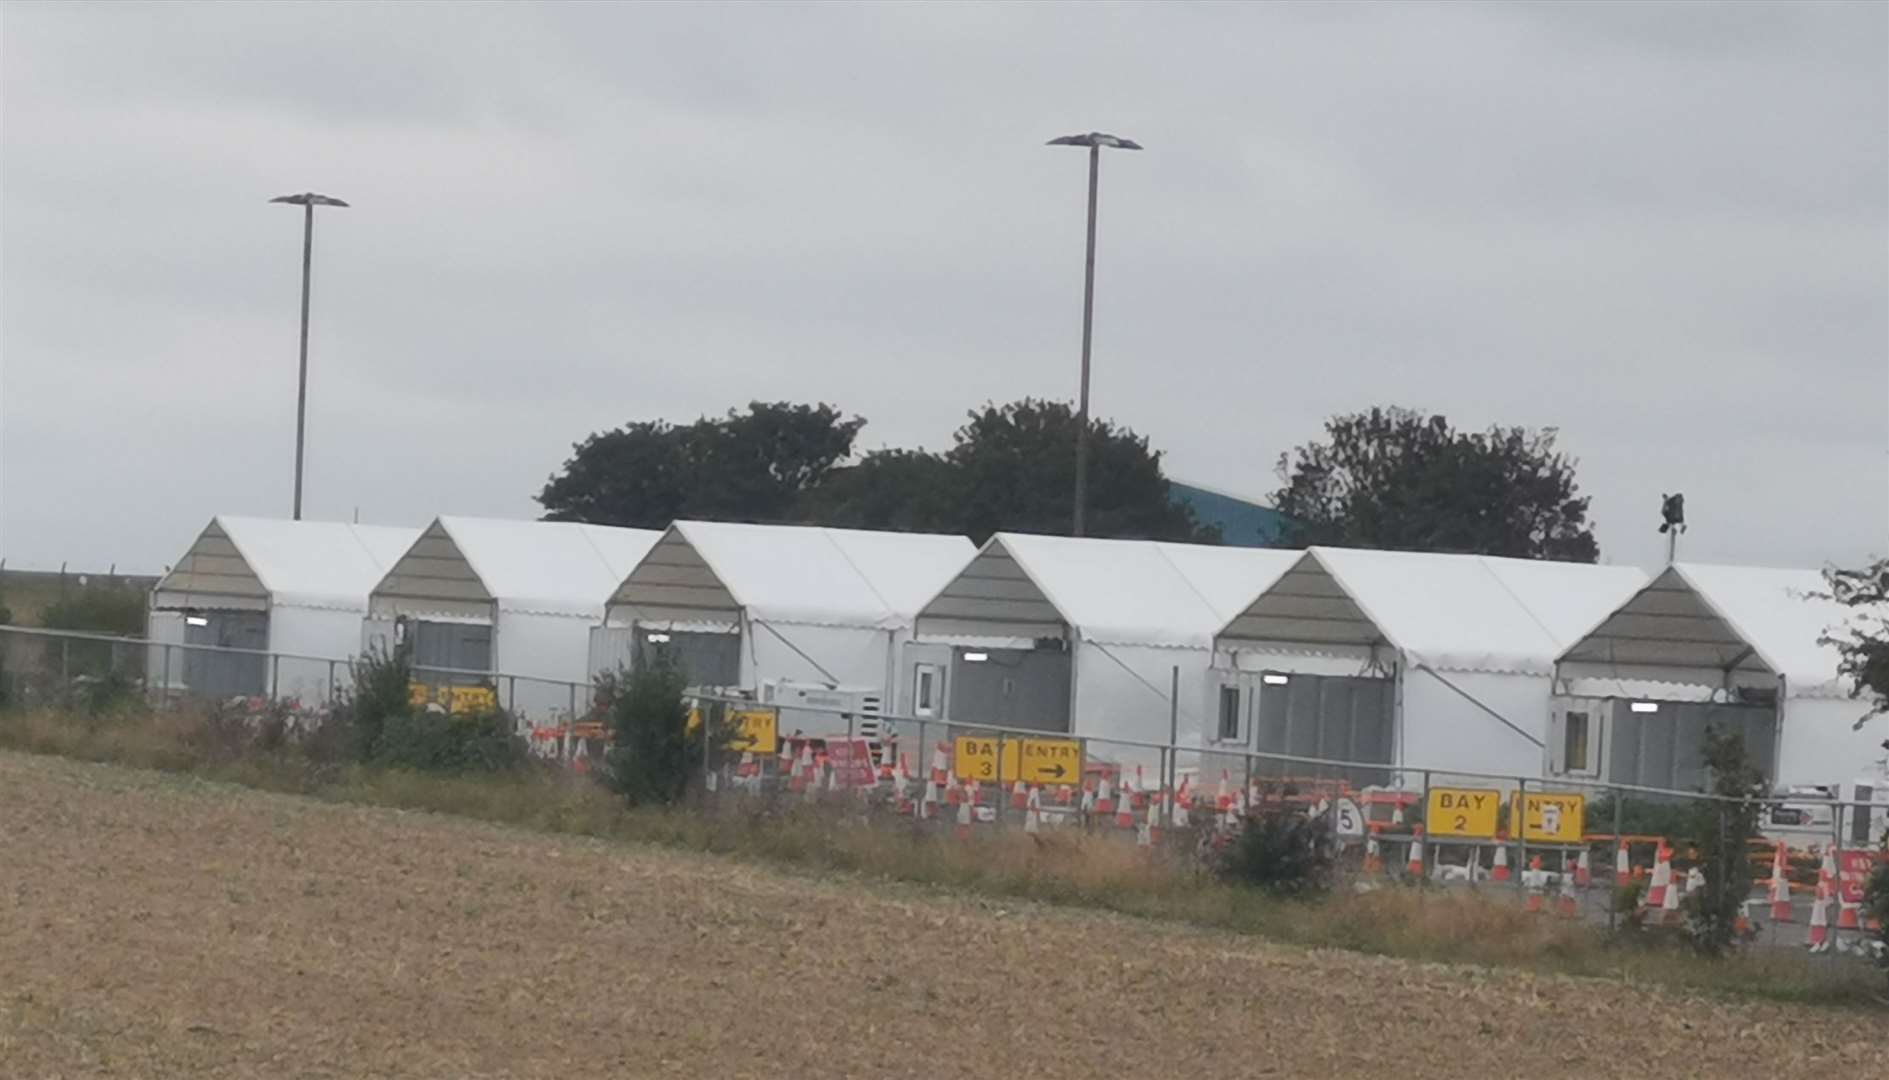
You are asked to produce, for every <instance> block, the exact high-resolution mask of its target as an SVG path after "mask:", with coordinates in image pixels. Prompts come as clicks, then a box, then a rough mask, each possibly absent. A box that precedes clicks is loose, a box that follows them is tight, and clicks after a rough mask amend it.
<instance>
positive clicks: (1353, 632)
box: [1217, 548, 1646, 675]
mask: <svg viewBox="0 0 1889 1080" xmlns="http://www.w3.org/2000/svg"><path fill="white" fill-rule="evenodd" d="M1645 581H1646V575H1645V574H1643V573H1641V572H1640V571H1639V570H1637V569H1635V568H1633V567H1622V566H1593V565H1589V564H1585V563H1554V562H1541V561H1534V560H1528V559H1503V558H1496V557H1493V556H1487V555H1442V554H1430V553H1425V552H1402V551H1365V550H1356V549H1350V548H1312V549H1311V550H1309V551H1307V552H1305V554H1304V555H1303V556H1302V557H1300V558H1299V560H1298V561H1297V562H1296V563H1295V564H1294V565H1293V566H1292V568H1291V569H1290V570H1289V571H1287V572H1286V573H1285V574H1284V575H1283V576H1281V577H1280V578H1279V580H1278V581H1277V582H1276V583H1274V584H1273V585H1272V586H1271V587H1270V588H1268V589H1266V590H1265V591H1264V592H1262V593H1260V594H1259V595H1258V596H1257V597H1256V598H1255V599H1254V600H1253V601H1252V602H1251V603H1249V604H1247V605H1246V607H1245V608H1244V609H1243V610H1241V611H1240V612H1239V614H1237V615H1236V616H1234V617H1233V618H1232V619H1230V620H1228V621H1227V623H1226V625H1225V626H1224V627H1223V628H1222V629H1221V630H1220V633H1219V634H1218V635H1217V641H1218V643H1219V645H1220V647H1222V648H1252V649H1260V650H1276V651H1286V652H1308V651H1309V652H1332V653H1349V652H1352V651H1355V650H1359V649H1368V648H1372V647H1375V646H1379V645H1387V646H1390V647H1393V648H1397V649H1401V650H1402V651H1403V652H1404V653H1405V654H1406V655H1408V656H1410V657H1411V658H1412V659H1413V660H1415V661H1417V662H1420V663H1427V664H1429V665H1431V666H1433V667H1437V668H1444V669H1454V670H1459V671H1496V672H1514V673H1528V674H1541V675H1547V674H1552V673H1553V671H1554V663H1555V658H1556V657H1557V656H1559V655H1560V653H1561V651H1562V650H1563V649H1564V648H1566V647H1567V644H1568V642H1569V641H1571V640H1573V638H1575V637H1576V636H1578V635H1579V634H1581V633H1582V632H1584V631H1585V630H1586V629H1588V628H1589V627H1591V626H1592V625H1593V624H1594V623H1595V622H1596V621H1597V620H1599V619H1600V618H1602V617H1603V616H1604V615H1605V614H1606V612H1607V611H1608V610H1610V609H1611V608H1612V607H1613V606H1614V605H1615V604H1618V603H1619V602H1620V601H1621V600H1622V599H1623V598H1625V597H1626V596H1628V595H1630V594H1631V593H1632V592H1633V590H1635V589H1637V588H1639V587H1640V586H1641V585H1642V584H1644V583H1645Z"/></svg>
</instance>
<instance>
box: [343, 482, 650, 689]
mask: <svg viewBox="0 0 1889 1080" xmlns="http://www.w3.org/2000/svg"><path fill="white" fill-rule="evenodd" d="M661 535H662V534H661V533H658V532H655V531H652V530H647V529H619V528H612V527H610V526H607V525H586V524H579V523H574V522H553V521H504V520H497V519H493V518H475V517H458V516H441V517H439V518H436V519H435V520H434V521H433V523H432V524H431V525H429V526H427V528H426V529H425V531H423V532H422V533H421V534H420V536H419V538H418V539H417V540H415V541H414V543H413V544H412V546H411V547H410V548H409V549H408V550H407V551H406V552H405V554H403V555H401V557H400V558H399V560H398V561H397V562H396V563H395V564H394V565H393V567H392V568H391V569H390V570H389V571H388V573H387V575H386V577H385V578H383V579H382V580H381V582H380V583H379V584H378V585H377V586H376V587H375V588H374V590H373V592H372V595H371V597H370V599H369V618H368V620H367V624H366V628H365V631H364V632H365V634H366V639H367V641H368V642H369V643H370V644H378V645H380V646H381V647H385V646H387V645H388V644H391V643H392V642H393V641H394V640H396V638H397V637H398V636H399V635H400V634H401V633H402V632H403V630H402V629H401V628H404V634H405V635H406V640H408V641H409V642H410V643H411V645H412V648H413V660H414V664H415V667H416V672H415V674H416V677H417V678H421V679H422V680H424V681H427V682H431V683H445V684H450V683H455V682H459V683H464V682H471V681H478V680H477V678H476V676H472V675H466V674H455V672H459V673H464V672H491V673H497V674H499V675H502V676H504V677H503V678H501V679H498V680H496V682H497V687H496V689H497V693H498V697H499V702H500V704H502V705H505V706H507V707H509V708H512V709H514V710H515V711H518V712H520V713H523V714H526V715H528V716H533V717H537V716H540V715H547V714H552V713H559V712H566V711H570V710H572V709H578V710H581V709H583V708H585V707H587V705H588V702H587V700H586V699H587V694H588V692H587V690H586V689H585V687H586V686H587V685H588V683H589V681H590V674H591V673H590V670H589V666H588V665H587V664H586V662H585V659H586V656H587V654H588V650H589V640H590V629H591V627H593V626H595V625H596V624H597V623H598V622H599V621H600V620H601V619H602V618H603V612H604V604H605V602H606V601H607V600H608V599H609V597H610V593H611V591H612V590H613V589H615V588H616V586H617V583H618V582H620V581H622V580H623V577H624V575H626V574H628V573H629V572H630V568H631V567H633V566H635V565H636V563H637V562H638V561H639V560H641V559H642V557H643V556H644V555H645V554H647V553H648V551H649V549H650V548H651V547H652V546H653V545H654V544H655V543H656V541H657V539H658V538H659V537H661ZM428 669H432V670H430V671H429V670H428Z"/></svg>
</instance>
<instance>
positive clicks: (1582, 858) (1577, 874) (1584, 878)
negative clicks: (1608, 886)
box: [1574, 848, 1594, 889]
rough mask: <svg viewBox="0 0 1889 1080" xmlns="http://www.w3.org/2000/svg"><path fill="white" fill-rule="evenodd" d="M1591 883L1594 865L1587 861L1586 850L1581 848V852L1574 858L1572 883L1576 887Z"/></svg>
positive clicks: (1584, 886) (1582, 887)
mask: <svg viewBox="0 0 1889 1080" xmlns="http://www.w3.org/2000/svg"><path fill="white" fill-rule="evenodd" d="M1593 883H1594V866H1593V864H1592V863H1590V862H1589V861H1588V850H1587V849H1586V848H1582V849H1581V853H1580V854H1579V855H1578V856H1576V857H1575V859H1574V885H1575V887H1576V888H1581V889H1584V888H1586V887H1587V886H1589V885H1591V884H1593Z"/></svg>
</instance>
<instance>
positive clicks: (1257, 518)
mask: <svg viewBox="0 0 1889 1080" xmlns="http://www.w3.org/2000/svg"><path fill="white" fill-rule="evenodd" d="M1168 493H1169V494H1170V495H1171V496H1172V497H1173V499H1174V501H1175V502H1177V503H1181V504H1183V505H1186V506H1189V507H1192V508H1193V511H1194V517H1196V518H1198V519H1199V520H1200V523H1201V524H1203V525H1218V526H1219V527H1220V539H1221V542H1222V543H1226V544H1230V545H1232V546H1234V547H1273V546H1275V545H1277V544H1278V543H1279V534H1280V531H1281V529H1282V528H1283V527H1284V525H1285V521H1286V517H1285V515H1284V514H1281V513H1280V512H1279V511H1277V510H1274V509H1273V508H1272V507H1270V506H1267V505H1266V504H1264V503H1261V502H1256V501H1254V500H1252V499H1246V498H1242V497H1240V496H1238V495H1233V494H1229V493H1227V492H1224V491H1216V490H1214V489H1213V488H1208V487H1202V486H1201V485H1199V484H1190V483H1186V482H1185V481H1181V480H1174V479H1169V480H1168Z"/></svg>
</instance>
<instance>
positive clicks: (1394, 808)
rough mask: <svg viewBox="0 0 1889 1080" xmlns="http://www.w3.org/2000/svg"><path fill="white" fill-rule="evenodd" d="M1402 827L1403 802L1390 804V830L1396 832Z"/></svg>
mask: <svg viewBox="0 0 1889 1080" xmlns="http://www.w3.org/2000/svg"><path fill="white" fill-rule="evenodd" d="M1403 827H1404V804H1403V803H1393V804H1391V831H1392V832H1397V831H1399V830H1401V829H1402V828H1403Z"/></svg>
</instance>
